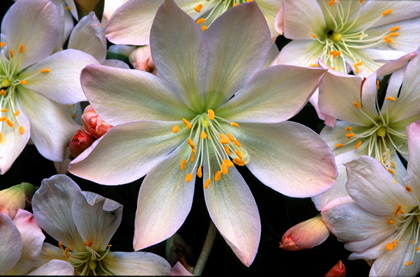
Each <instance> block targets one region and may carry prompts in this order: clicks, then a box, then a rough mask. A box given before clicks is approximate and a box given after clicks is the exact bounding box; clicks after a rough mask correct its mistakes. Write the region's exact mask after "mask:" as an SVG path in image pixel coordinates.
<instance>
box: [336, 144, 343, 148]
mask: <svg viewBox="0 0 420 277" xmlns="http://www.w3.org/2000/svg"><path fill="white" fill-rule="evenodd" d="M342 146H343V144H342V143H337V144H336V145H335V147H342Z"/></svg>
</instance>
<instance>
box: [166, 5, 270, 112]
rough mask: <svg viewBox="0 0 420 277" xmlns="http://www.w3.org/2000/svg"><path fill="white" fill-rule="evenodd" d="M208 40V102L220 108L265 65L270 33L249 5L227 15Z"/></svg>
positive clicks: (217, 22) (257, 11)
mask: <svg viewBox="0 0 420 277" xmlns="http://www.w3.org/2000/svg"><path fill="white" fill-rule="evenodd" d="M196 25H197V24H196ZM205 37H206V39H207V41H208V43H209V48H208V49H209V59H208V65H207V68H208V71H207V73H206V74H207V76H206V88H205V90H206V95H205V99H206V104H207V106H208V107H217V106H219V105H220V103H223V102H225V101H226V100H227V99H229V98H231V96H232V95H233V94H235V93H236V92H237V91H238V90H239V89H240V88H242V87H243V85H244V83H245V82H246V81H247V80H248V78H249V77H250V76H252V75H253V74H255V73H256V72H258V71H259V70H261V68H262V67H263V66H264V64H265V62H266V60H267V58H268V53H269V51H270V48H271V37H270V31H269V29H268V26H267V21H266V20H265V18H264V16H263V14H262V13H261V10H260V9H259V8H258V5H257V4H256V3H247V4H241V5H237V6H236V7H233V8H230V9H228V10H227V11H226V12H224V13H223V14H222V15H221V16H220V17H218V18H217V19H216V20H215V21H214V22H213V23H212V24H211V25H210V27H209V28H208V29H207V30H206V32H205ZM250 37H252V39H251V40H250V39H249V38H250ZM210 57H211V58H210ZM158 70H159V67H158Z"/></svg>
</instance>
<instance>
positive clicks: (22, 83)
mask: <svg viewBox="0 0 420 277" xmlns="http://www.w3.org/2000/svg"><path fill="white" fill-rule="evenodd" d="M19 83H20V84H21V85H26V84H28V82H26V81H25V80H20V81H19Z"/></svg>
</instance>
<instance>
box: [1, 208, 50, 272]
mask: <svg viewBox="0 0 420 277" xmlns="http://www.w3.org/2000/svg"><path fill="white" fill-rule="evenodd" d="M13 222H14V223H15V224H16V227H17V228H18V230H19V233H20V234H21V236H22V252H21V253H22V254H21V256H20V259H19V261H18V262H17V263H16V264H15V266H14V267H13V268H12V269H11V270H10V271H9V272H8V273H7V274H10V275H25V274H26V273H27V272H28V271H29V270H30V269H31V268H32V267H33V266H34V263H35V262H36V261H37V260H38V258H39V255H40V254H41V249H42V244H43V242H44V239H45V235H44V234H43V233H42V230H41V228H40V227H39V226H38V223H37V222H36V221H35V219H34V216H33V214H31V213H30V212H28V211H26V210H19V211H18V212H17V214H16V216H15V217H14V218H13Z"/></svg>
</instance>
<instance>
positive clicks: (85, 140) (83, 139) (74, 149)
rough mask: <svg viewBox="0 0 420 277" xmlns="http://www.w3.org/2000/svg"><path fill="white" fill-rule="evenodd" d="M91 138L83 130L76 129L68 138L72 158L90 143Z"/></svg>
mask: <svg viewBox="0 0 420 277" xmlns="http://www.w3.org/2000/svg"><path fill="white" fill-rule="evenodd" d="M93 141H94V140H93V138H91V136H90V135H89V134H88V133H86V132H84V131H83V130H77V132H76V134H75V135H74V136H73V137H72V138H71V140H70V145H69V148H70V155H71V156H72V157H73V158H76V157H77V156H79V155H80V153H82V152H83V151H85V149H86V148H88V147H89V146H91V145H92V143H93Z"/></svg>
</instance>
